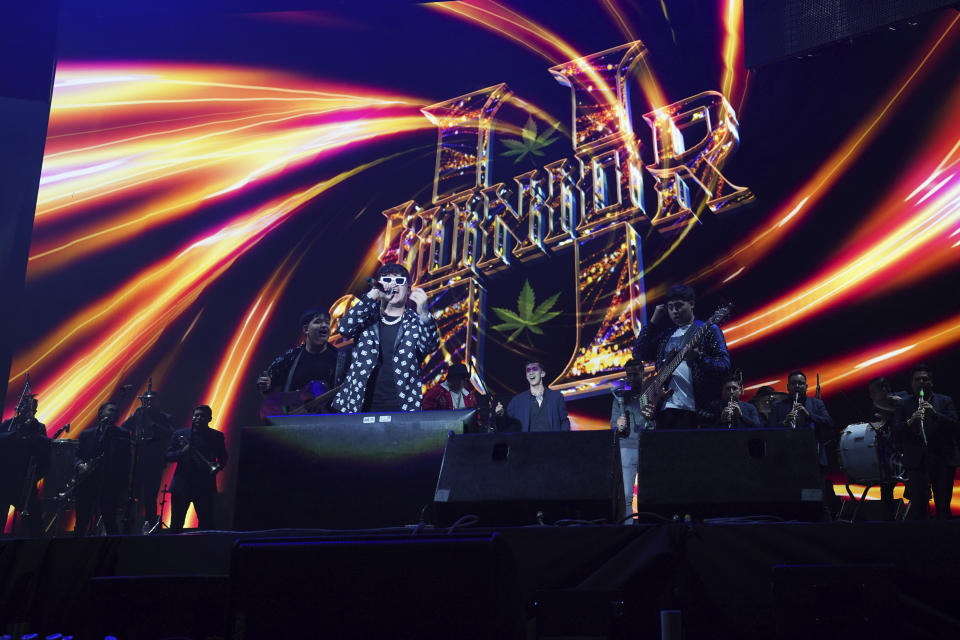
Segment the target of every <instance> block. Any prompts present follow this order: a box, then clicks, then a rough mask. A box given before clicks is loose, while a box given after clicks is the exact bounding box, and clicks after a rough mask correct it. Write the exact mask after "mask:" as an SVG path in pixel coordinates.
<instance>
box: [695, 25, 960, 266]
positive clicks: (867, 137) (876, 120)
mask: <svg viewBox="0 0 960 640" xmlns="http://www.w3.org/2000/svg"><path fill="white" fill-rule="evenodd" d="M958 21H960V16H955V17H954V18H952V19H950V20H947V21H945V22H946V24H945V26H944V28H943V30H942V31H941V32H940V34H939V35H938V36H937V37H936V38H935V39H934V41H933V42H932V44H931V45H930V46H929V48H927V49H926V53H924V54H923V55H922V56H920V58H919V60H916V61H915V62H913V63H911V64H910V65H908V67H907V68H908V69H910V71H909V72H908V73H906V77H905V78H904V79H903V80H902V81H900V82H898V83H897V84H896V85H894V86H893V87H892V88H891V90H890V91H889V92H888V94H887V95H886V96H885V98H884V100H883V101H882V103H881V104H882V106H878V107H877V108H875V109H874V110H873V111H872V112H871V113H870V114H869V115H868V116H867V117H865V118H864V119H863V120H862V121H861V122H860V124H859V126H858V127H857V128H856V129H855V130H854V131H853V132H852V133H851V134H850V135H848V136H847V137H846V139H845V140H844V141H843V142H842V143H841V144H840V145H839V146H838V147H837V149H836V151H834V152H833V153H832V154H831V155H830V157H829V158H827V160H826V161H824V162H823V163H822V165H821V168H820V169H819V170H818V171H817V172H816V173H815V174H814V175H813V176H812V177H811V178H810V179H809V180H807V181H806V183H805V184H804V185H803V186H802V187H800V188H799V189H798V190H797V195H796V196H794V198H792V199H791V200H790V201H789V202H788V203H787V204H786V205H785V206H783V207H780V208H779V209H778V210H777V211H776V212H775V213H774V214H773V215H771V216H770V221H771V222H770V223H769V224H768V226H767V227H766V228H764V229H762V230H761V231H759V232H758V233H756V234H754V235H753V236H752V237H751V238H749V239H746V240H745V241H744V243H743V244H742V245H741V246H740V247H738V248H737V249H736V250H734V251H731V252H729V253H727V254H725V255H724V257H723V258H721V259H720V260H717V261H716V262H714V263H713V264H712V265H710V266H708V267H706V268H705V269H702V270H700V271H699V272H698V273H697V274H696V275H694V276H693V277H692V278H690V279H689V281H690V282H691V283H696V282H699V281H702V280H703V279H705V278H707V277H709V276H711V275H712V274H713V273H715V272H716V271H717V270H719V269H722V268H725V267H727V265H729V263H730V262H731V261H735V260H736V261H741V262H744V261H745V264H743V266H746V267H750V266H752V265H753V264H755V263H756V262H757V261H758V260H759V259H760V258H762V257H763V256H765V255H766V254H767V253H768V252H769V251H771V250H772V249H773V248H774V246H776V245H777V244H778V243H779V242H780V241H781V240H783V239H784V238H786V237H787V236H788V232H789V231H790V230H791V229H792V228H794V227H795V225H796V224H797V223H798V222H799V221H800V220H801V219H802V218H803V216H802V215H799V214H800V213H803V214H806V213H807V212H808V211H809V210H810V209H811V208H812V207H813V205H815V204H816V203H818V202H819V201H820V199H821V198H822V197H823V196H824V194H825V193H826V192H827V191H828V190H829V189H830V187H832V186H833V185H834V184H835V183H836V181H837V180H838V179H839V178H840V177H841V176H842V175H843V174H844V173H845V172H846V170H847V169H849V168H850V166H851V165H852V163H853V161H854V160H856V158H858V157H859V156H860V154H862V153H863V151H864V150H865V149H866V147H867V146H868V144H869V142H870V141H871V140H872V139H873V138H874V136H875V135H876V134H877V133H879V131H880V129H881V128H882V127H881V124H882V123H884V121H885V120H886V118H887V117H888V116H889V115H891V114H892V113H893V112H894V111H895V108H896V107H898V106H899V103H900V101H901V99H902V98H904V97H905V96H906V95H907V93H908V92H907V90H908V89H909V88H911V85H912V84H913V82H914V80H916V79H917V78H918V77H919V76H920V73H921V71H923V70H924V69H926V68H928V65H929V63H930V62H931V61H935V60H936V57H937V56H936V55H935V54H938V53H942V52H943V50H945V49H947V48H948V47H944V46H943V45H944V43H945V42H948V39H949V42H952V41H953V40H954V39H955V38H956V31H955V30H954V27H955V26H956V24H957V22H958ZM787 222H789V223H790V224H787Z"/></svg>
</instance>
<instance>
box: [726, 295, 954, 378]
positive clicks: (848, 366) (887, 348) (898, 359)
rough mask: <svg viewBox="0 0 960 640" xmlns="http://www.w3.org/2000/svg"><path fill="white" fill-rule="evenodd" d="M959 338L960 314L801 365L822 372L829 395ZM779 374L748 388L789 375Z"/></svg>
mask: <svg viewBox="0 0 960 640" xmlns="http://www.w3.org/2000/svg"><path fill="white" fill-rule="evenodd" d="M958 342H960V314H957V315H954V316H952V317H950V318H948V319H946V320H943V321H941V322H938V323H937V324H935V325H933V326H930V327H927V328H926V329H921V330H919V331H916V332H914V333H912V334H910V335H907V336H903V337H901V338H897V339H895V340H890V341H887V342H883V343H879V344H875V345H872V346H870V347H866V348H864V349H860V350H858V351H855V352H853V353H850V354H848V355H845V356H841V357H839V358H836V359H834V360H830V361H827V362H820V363H807V364H805V365H803V366H800V367H797V368H799V369H801V370H803V371H807V372H814V371H817V372H819V373H820V381H821V386H822V387H823V393H824V395H828V394H829V393H831V392H832V391H834V390H838V389H845V388H850V387H852V386H854V385H857V384H864V383H866V382H867V381H868V380H870V379H871V378H873V377H874V376H876V375H878V374H879V373H882V372H884V371H890V370H894V369H898V368H902V367H904V366H907V365H908V364H910V363H913V362H919V361H921V360H922V359H923V358H924V357H926V356H929V355H931V354H934V353H936V352H938V351H940V350H942V349H945V348H947V347H950V346H952V345H956V344H957V343H958ZM793 368H794V367H791V369H793ZM775 375H780V377H779V378H778V379H776V380H774V381H773V382H770V381H767V382H760V383H751V385H750V386H747V387H744V389H752V388H756V387H759V386H762V385H771V384H775V383H776V382H779V381H780V380H784V379H786V371H784V372H783V373H782V374H775ZM765 377H772V376H765Z"/></svg>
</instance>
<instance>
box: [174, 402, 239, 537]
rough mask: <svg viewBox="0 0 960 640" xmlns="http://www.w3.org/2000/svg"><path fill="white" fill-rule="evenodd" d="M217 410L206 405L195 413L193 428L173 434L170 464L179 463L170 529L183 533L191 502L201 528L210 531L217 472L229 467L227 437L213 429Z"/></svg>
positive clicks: (196, 409)
mask: <svg viewBox="0 0 960 640" xmlns="http://www.w3.org/2000/svg"><path fill="white" fill-rule="evenodd" d="M212 419H213V410H212V409H210V407H209V406H207V405H205V404H202V405H200V406H198V407H197V408H195V409H194V410H193V418H192V420H191V426H190V428H189V429H180V430H178V431H176V432H175V433H174V434H173V438H171V440H170V446H169V447H167V462H176V463H177V468H176V470H175V471H174V472H173V482H171V483H170V512H171V515H170V528H171V530H173V531H182V530H183V523H184V520H185V519H186V517H187V509H188V508H189V507H190V503H191V502H192V503H193V508H194V509H195V510H196V512H197V528H198V529H209V528H210V525H211V524H212V522H213V517H214V502H213V501H214V497H215V496H216V493H217V473H219V472H220V470H222V469H223V468H224V467H225V466H227V447H226V443H225V440H224V437H223V434H222V433H220V432H219V431H217V430H216V429H211V428H210V420H212Z"/></svg>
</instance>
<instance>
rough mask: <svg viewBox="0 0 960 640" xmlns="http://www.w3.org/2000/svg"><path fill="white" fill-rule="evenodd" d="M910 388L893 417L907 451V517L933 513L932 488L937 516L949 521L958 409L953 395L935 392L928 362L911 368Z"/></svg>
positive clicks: (958, 458)
mask: <svg viewBox="0 0 960 640" xmlns="http://www.w3.org/2000/svg"><path fill="white" fill-rule="evenodd" d="M910 391H911V395H908V396H906V397H905V398H904V399H903V402H901V403H900V404H899V405H898V406H897V409H896V413H895V414H894V418H893V435H894V438H895V439H896V440H897V442H898V444H899V445H900V448H901V451H903V466H904V467H905V469H906V476H907V481H906V483H905V485H906V491H905V493H906V497H907V499H908V500H909V501H910V506H909V508H908V509H907V518H909V519H918V520H921V519H926V518H927V517H929V500H930V489H931V488H932V489H933V503H934V506H935V507H936V509H937V519H946V518H949V517H950V499H951V498H952V496H953V476H954V473H955V472H956V469H957V464H958V463H960V451H958V450H957V444H956V436H957V434H958V431H960V424H958V420H957V409H956V407H955V405H954V404H953V399H952V398H950V396H946V395H943V394H941V393H934V392H933V372H932V371H930V367H929V366H927V365H925V364H918V365H915V366H914V367H913V369H911V371H910Z"/></svg>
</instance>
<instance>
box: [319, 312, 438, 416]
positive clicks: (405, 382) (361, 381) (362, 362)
mask: <svg viewBox="0 0 960 640" xmlns="http://www.w3.org/2000/svg"><path fill="white" fill-rule="evenodd" d="M337 330H338V332H339V333H340V335H341V336H343V338H345V339H347V340H350V339H352V340H353V341H354V342H353V362H351V363H350V369H349V370H348V371H347V379H346V381H345V382H344V384H343V387H342V388H341V389H340V391H339V392H337V397H336V399H335V400H334V406H335V407H336V408H337V410H338V411H339V412H340V413H357V412H360V411H362V410H363V401H364V397H365V396H366V392H367V384H368V383H369V382H370V377H371V375H372V374H373V370H374V369H375V368H376V367H377V363H378V362H379V361H380V303H379V302H378V301H376V300H371V299H370V298H368V297H366V296H363V297H361V298H360V301H359V302H357V303H356V304H355V305H353V306H352V307H350V309H349V310H347V312H346V313H345V314H344V316H343V318H342V319H341V320H340V322H339V323H338V324H337ZM439 346H440V333H439V331H438V330H437V322H436V320H434V318H433V317H432V316H430V317H428V318H427V319H426V320H422V319H421V318H420V316H419V315H417V313H416V312H415V311H413V310H412V309H407V310H406V311H404V312H403V319H402V320H401V321H400V330H399V331H397V342H396V345H395V346H394V350H393V363H392V366H393V376H394V380H396V383H397V396H398V398H399V400H400V408H401V409H403V410H404V411H419V410H420V401H421V399H422V398H423V388H422V386H423V385H422V383H421V381H420V363H421V361H422V360H423V358H424V357H425V356H426V355H428V354H430V353H432V352H434V351H436V349H437V347H439Z"/></svg>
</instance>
